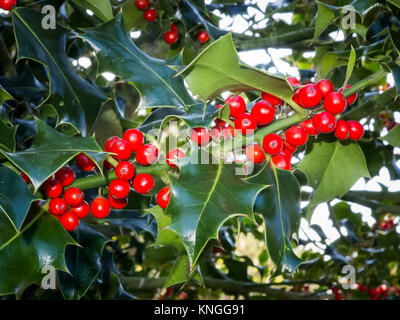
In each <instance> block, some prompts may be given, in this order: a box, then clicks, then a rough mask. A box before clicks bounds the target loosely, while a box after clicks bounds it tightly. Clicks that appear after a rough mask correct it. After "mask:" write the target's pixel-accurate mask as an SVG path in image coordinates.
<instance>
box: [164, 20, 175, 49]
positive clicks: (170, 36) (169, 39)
mask: <svg viewBox="0 0 400 320" xmlns="http://www.w3.org/2000/svg"><path fill="white" fill-rule="evenodd" d="M178 39H179V33H178V28H177V26H176V25H175V23H171V29H170V30H168V31H167V32H165V33H164V41H165V42H166V43H168V44H174V43H175V42H177V41H178Z"/></svg>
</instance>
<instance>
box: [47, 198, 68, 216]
mask: <svg viewBox="0 0 400 320" xmlns="http://www.w3.org/2000/svg"><path fill="white" fill-rule="evenodd" d="M67 208H68V204H67V202H66V201H65V200H64V199H62V198H54V199H51V200H50V203H49V212H50V213H51V214H54V215H55V216H61V215H62V214H64V213H65V211H67Z"/></svg>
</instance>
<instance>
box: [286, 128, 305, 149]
mask: <svg viewBox="0 0 400 320" xmlns="http://www.w3.org/2000/svg"><path fill="white" fill-rule="evenodd" d="M285 140H286V141H287V142H289V143H290V144H291V145H293V146H303V145H305V144H306V143H307V141H308V133H307V131H306V130H304V128H303V127H301V126H294V127H291V128H289V129H288V130H287V131H286V133H285Z"/></svg>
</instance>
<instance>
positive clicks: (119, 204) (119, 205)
mask: <svg viewBox="0 0 400 320" xmlns="http://www.w3.org/2000/svg"><path fill="white" fill-rule="evenodd" d="M108 202H109V203H110V206H111V208H114V209H118V210H121V209H123V208H125V207H126V206H127V205H128V198H124V199H117V198H114V197H113V196H111V195H110V194H109V195H108Z"/></svg>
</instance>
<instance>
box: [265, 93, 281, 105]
mask: <svg viewBox="0 0 400 320" xmlns="http://www.w3.org/2000/svg"><path fill="white" fill-rule="evenodd" d="M261 97H262V99H263V100H264V101H267V102H269V103H270V104H271V106H273V107H276V106H277V105H279V104H281V103H282V100H281V99H280V98H278V97H275V96H274V95H272V94H270V93H268V92H261Z"/></svg>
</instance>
